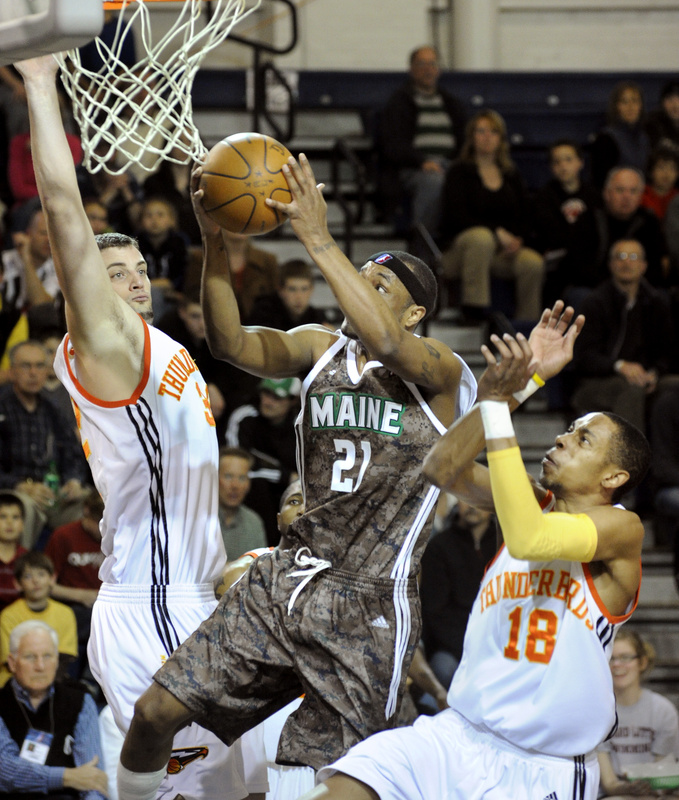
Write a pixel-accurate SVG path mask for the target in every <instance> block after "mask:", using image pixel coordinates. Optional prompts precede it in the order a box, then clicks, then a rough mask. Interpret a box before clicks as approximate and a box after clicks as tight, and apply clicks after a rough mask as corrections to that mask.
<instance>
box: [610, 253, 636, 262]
mask: <svg viewBox="0 0 679 800" xmlns="http://www.w3.org/2000/svg"><path fill="white" fill-rule="evenodd" d="M613 258H615V259H617V260H618V261H641V259H642V258H643V256H640V255H639V253H613Z"/></svg>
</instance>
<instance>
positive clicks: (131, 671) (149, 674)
mask: <svg viewBox="0 0 679 800" xmlns="http://www.w3.org/2000/svg"><path fill="white" fill-rule="evenodd" d="M164 591H165V594H166V597H165V603H164V606H163V608H162V614H163V617H162V624H158V620H159V613H158V607H157V606H156V609H155V612H154V610H153V609H152V606H151V587H149V586H130V585H113V584H107V583H105V584H103V585H102V587H101V589H100V590H99V594H98V596H97V600H96V602H95V604H94V607H93V609H92V627H91V631H90V641H89V644H88V648H87V655H88V658H89V663H90V669H91V670H92V674H93V675H94V677H95V679H96V680H97V682H98V683H99V685H100V686H101V688H102V690H103V692H104V695H105V696H106V700H107V701H108V704H109V705H110V707H111V711H112V713H113V717H114V719H115V721H116V725H117V726H118V727H119V728H120V730H121V731H122V732H123V733H125V732H127V729H128V728H129V725H130V721H131V720H132V715H133V713H134V704H135V702H136V700H137V698H138V697H139V696H140V695H141V694H143V692H144V691H145V690H146V689H147V688H148V687H149V686H150V685H151V683H152V681H153V675H154V674H155V672H156V671H157V670H158V669H160V667H161V666H162V665H163V663H164V661H165V659H166V658H167V656H168V655H169V653H168V652H167V651H168V649H169V643H170V642H174V643H175V646H176V645H177V644H179V643H181V642H183V641H184V640H185V639H186V638H187V637H188V636H190V635H191V634H192V633H193V631H194V630H195V629H196V628H197V627H198V626H199V625H200V623H201V622H203V621H204V620H205V619H206V618H207V617H209V616H210V614H211V613H212V612H213V611H214V609H215V608H216V606H217V600H216V599H215V595H214V590H213V587H212V585H210V584H202V585H199V586H192V585H178V586H177V585H175V586H167V587H165V588H164ZM262 750H263V745H262ZM263 757H264V756H262V758H263ZM259 760H261V759H259ZM249 777H250V779H251V780H252V782H253V783H252V786H253V788H252V791H262V790H263V787H265V786H266V785H267V781H266V771H265V770H264V771H262V770H260V771H259V772H257V770H256V769H254V770H251V771H250V774H249ZM249 791H250V789H249V783H248V785H246V782H245V768H244V764H243V756H242V752H241V744H240V741H238V742H235V743H234V744H233V745H232V746H231V747H227V746H226V745H225V744H224V743H223V742H222V741H221V740H220V739H218V738H217V736H215V734H214V733H212V732H210V731H207V730H205V729H204V728H201V727H199V726H198V725H190V726H188V727H187V728H184V729H183V730H181V731H180V732H179V733H178V734H177V735H176V736H175V738H174V743H173V751H172V758H171V760H170V764H169V766H168V774H167V775H166V777H165V778H164V779H163V783H162V784H161V787H160V793H159V795H158V797H162V796H163V795H166V796H168V797H174V796H175V795H176V794H178V793H179V794H181V795H182V796H183V797H185V798H186V800H193V799H194V798H196V800H198V799H199V798H200V800H211V798H215V800H217V799H219V800H241V798H243V797H246V796H247V795H248V793H249ZM170 792H171V793H172V794H170Z"/></svg>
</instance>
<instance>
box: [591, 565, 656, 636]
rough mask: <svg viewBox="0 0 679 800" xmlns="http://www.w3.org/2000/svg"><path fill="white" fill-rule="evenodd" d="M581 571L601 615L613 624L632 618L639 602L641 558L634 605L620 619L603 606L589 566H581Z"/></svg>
mask: <svg viewBox="0 0 679 800" xmlns="http://www.w3.org/2000/svg"><path fill="white" fill-rule="evenodd" d="M582 571H583V572H584V573H585V580H586V581H587V585H588V586H589V590H590V592H591V593H592V597H593V598H594V601H595V603H596V604H597V606H598V608H599V611H601V613H602V614H603V615H604V617H606V619H607V620H608V621H609V622H611V623H613V624H616V623H619V622H625V620H628V619H629V618H630V617H631V616H632V613H633V612H634V609H635V608H636V607H637V603H638V602H639V592H640V591H641V558H640V559H639V585H638V586H637V591H636V594H635V595H634V603H633V604H632V608H631V609H630V610H629V611H628V612H627V613H626V614H623V615H622V616H620V617H616V616H615V615H614V614H611V612H610V611H609V610H608V609H607V608H606V606H605V605H604V601H603V600H602V599H601V597H600V596H599V592H597V590H596V586H595V585H594V578H593V577H592V573H591V571H590V569H589V564H583V565H582Z"/></svg>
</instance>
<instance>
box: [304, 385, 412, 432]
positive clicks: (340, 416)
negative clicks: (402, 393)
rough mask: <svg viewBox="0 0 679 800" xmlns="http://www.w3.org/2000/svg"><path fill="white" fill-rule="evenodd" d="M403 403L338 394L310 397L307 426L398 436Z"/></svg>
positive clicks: (401, 429)
mask: <svg viewBox="0 0 679 800" xmlns="http://www.w3.org/2000/svg"><path fill="white" fill-rule="evenodd" d="M405 408H406V407H405V405H404V404H403V403H396V402H394V401H393V400H388V399H386V398H384V397H376V396H374V395H369V394H358V395H357V394H354V393H353V392H350V393H346V394H345V393H340V394H335V393H334V392H330V393H328V394H323V395H318V394H311V395H309V424H310V425H311V427H312V428H318V429H323V428H356V429H357V430H371V431H375V432H376V433H384V434H386V435H387V436H400V435H401V433H402V432H403V425H402V423H401V416H402V414H403V412H404V411H405Z"/></svg>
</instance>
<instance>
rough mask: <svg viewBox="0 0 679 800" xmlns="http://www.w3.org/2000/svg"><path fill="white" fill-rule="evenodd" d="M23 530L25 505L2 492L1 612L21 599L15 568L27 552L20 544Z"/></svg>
mask: <svg viewBox="0 0 679 800" xmlns="http://www.w3.org/2000/svg"><path fill="white" fill-rule="evenodd" d="M23 530H24V504H23V503H22V502H21V500H19V498H18V497H17V496H16V495H15V494H12V493H11V492H0V610H2V609H3V608H5V606H7V605H9V604H10V603H13V602H14V601H15V600H16V599H18V597H19V589H18V588H17V585H16V582H15V580H14V566H15V564H16V561H17V558H19V556H21V555H22V554H23V553H25V552H26V548H25V547H22V546H21V545H20V544H19V539H20V538H21V534H22V533H23Z"/></svg>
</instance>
